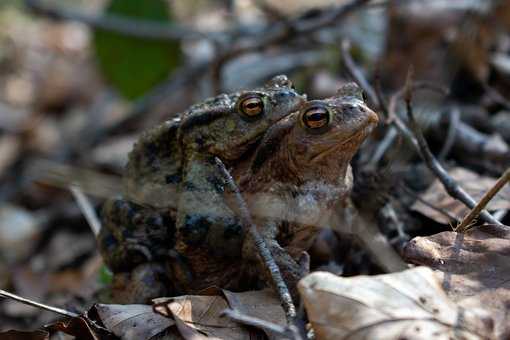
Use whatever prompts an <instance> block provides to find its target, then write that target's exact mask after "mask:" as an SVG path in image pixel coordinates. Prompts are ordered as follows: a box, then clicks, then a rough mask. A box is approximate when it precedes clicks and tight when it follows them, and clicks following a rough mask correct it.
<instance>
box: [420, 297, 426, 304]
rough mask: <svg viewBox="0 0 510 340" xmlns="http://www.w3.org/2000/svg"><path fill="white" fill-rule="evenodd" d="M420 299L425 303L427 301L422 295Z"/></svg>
mask: <svg viewBox="0 0 510 340" xmlns="http://www.w3.org/2000/svg"><path fill="white" fill-rule="evenodd" d="M419 300H420V302H421V303H423V304H425V303H426V302H427V299H425V298H424V297H423V296H420V298H419Z"/></svg>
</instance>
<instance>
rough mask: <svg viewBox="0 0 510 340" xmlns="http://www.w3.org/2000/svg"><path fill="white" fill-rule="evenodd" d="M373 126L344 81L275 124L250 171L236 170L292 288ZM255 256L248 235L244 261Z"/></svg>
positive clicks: (343, 195)
mask: <svg viewBox="0 0 510 340" xmlns="http://www.w3.org/2000/svg"><path fill="white" fill-rule="evenodd" d="M377 122H378V116H377V114H376V113H374V112H373V111H372V110H370V109H369V108H368V107H367V106H366V104H365V103H364V101H363V97H362V92H361V90H360V89H359V88H358V87H357V86H356V85H355V84H347V85H345V86H344V87H342V88H341V89H340V90H339V91H338V93H337V95H336V96H334V97H331V98H327V99H324V100H312V101H309V102H307V103H306V104H304V105H303V106H302V107H301V109H300V110H299V112H296V113H294V114H291V115H289V116H288V117H286V118H285V119H283V120H281V121H280V122H279V123H278V124H276V125H275V126H273V127H272V128H271V129H270V130H268V132H267V134H266V136H265V137H264V139H263V140H262V142H261V145H260V146H259V148H258V149H257V152H256V154H255V155H254V158H253V159H252V160H251V161H250V164H249V167H250V168H249V171H248V173H247V174H243V173H244V172H245V169H244V168H243V167H242V166H240V167H239V168H238V169H236V172H237V174H236V175H237V177H238V178H239V177H240V178H241V180H240V189H241V192H242V193H243V195H244V197H245V199H246V201H247V203H248V207H249V209H250V212H251V214H252V216H253V218H254V221H255V223H256V224H257V226H258V229H259V231H260V233H261V234H262V235H263V237H264V238H265V240H266V242H267V243H268V246H269V248H270V250H271V252H272V254H273V256H274V258H275V260H276V263H277V264H278V265H279V267H280V270H281V272H282V274H283V277H284V279H285V280H286V282H287V284H288V286H289V287H290V288H291V290H294V289H295V286H296V283H297V281H298V280H299V279H300V278H301V277H302V276H303V275H304V274H305V273H306V272H307V270H308V269H307V268H306V265H305V266H304V265H303V259H306V258H307V256H306V253H304V252H305V251H306V250H307V249H308V248H309V247H310V246H311V245H312V242H313V241H314V238H315V235H316V234H317V231H318V230H319V228H321V227H327V226H328V225H329V224H330V219H331V217H332V215H333V212H334V209H335V207H338V205H341V204H343V203H344V202H345V201H346V199H347V198H348V197H349V194H350V191H351V188H352V184H353V179H352V170H351V166H350V164H349V162H350V161H351V158H352V157H353V156H354V154H355V153H356V151H357V150H358V148H359V146H360V145H361V144H362V143H363V141H364V140H365V138H366V137H367V136H368V135H369V133H370V132H371V130H372V129H373V128H374V127H375V125H376V124H377ZM245 166H246V165H245ZM255 254H256V250H255V248H254V246H253V241H251V240H250V238H247V239H246V241H245V244H244V251H243V258H244V260H245V262H246V261H249V260H250V259H251V260H255V261H258V259H257V257H256V256H255ZM300 262H301V263H300ZM245 266H246V268H251V267H250V266H247V265H246V264H245Z"/></svg>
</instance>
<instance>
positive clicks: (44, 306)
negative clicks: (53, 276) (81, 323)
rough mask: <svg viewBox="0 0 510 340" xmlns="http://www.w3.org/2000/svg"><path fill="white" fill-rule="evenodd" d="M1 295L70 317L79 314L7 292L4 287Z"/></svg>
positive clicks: (0, 291) (0, 290)
mask: <svg viewBox="0 0 510 340" xmlns="http://www.w3.org/2000/svg"><path fill="white" fill-rule="evenodd" d="M0 296H2V297H5V298H8V299H12V300H15V301H18V302H21V303H23V304H25V305H29V306H32V307H37V308H40V309H45V310H48V311H50V312H53V313H57V314H61V315H64V316H68V317H70V318H76V317H78V316H79V315H78V314H76V313H73V312H70V311H67V310H65V309H62V308H58V307H52V306H48V305H45V304H42V303H39V302H35V301H32V300H29V299H26V298H24V297H21V296H19V295H16V294H13V293H9V292H6V291H5V290H2V289H0Z"/></svg>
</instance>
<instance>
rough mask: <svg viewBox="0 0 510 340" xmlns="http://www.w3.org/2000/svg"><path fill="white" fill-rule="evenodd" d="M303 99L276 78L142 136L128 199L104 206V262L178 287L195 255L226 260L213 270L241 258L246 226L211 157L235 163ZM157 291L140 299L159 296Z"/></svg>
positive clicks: (129, 170)
mask: <svg viewBox="0 0 510 340" xmlns="http://www.w3.org/2000/svg"><path fill="white" fill-rule="evenodd" d="M304 101H305V97H304V96H302V95H299V94H298V93H297V92H296V91H295V90H294V88H293V86H292V84H291V82H290V81H289V80H288V79H287V77H285V76H277V77H274V78H273V79H271V80H270V81H269V82H267V83H266V84H265V85H264V86H263V87H261V88H257V89H255V90H251V91H242V92H238V93H233V94H229V95H220V96H217V97H214V98H211V99H208V100H205V101H204V102H202V103H200V104H197V105H194V106H192V107H191V108H190V109H189V110H187V111H186V112H184V113H183V114H182V115H180V116H179V117H177V118H175V119H172V120H169V121H167V122H164V123H163V124H161V125H160V126H157V127H155V128H153V129H151V130H149V131H147V132H146V133H144V134H143V135H142V137H141V138H140V139H139V140H138V142H137V143H136V144H135V146H134V147H133V150H132V151H131V153H130V155H129V160H128V164H127V166H126V172H125V176H124V178H123V179H124V187H125V190H124V193H123V196H122V197H119V198H116V199H111V200H109V201H107V202H106V203H105V205H104V208H103V214H102V218H103V227H102V229H101V231H100V234H99V236H98V243H99V249H100V252H101V254H102V256H103V259H104V261H105V263H106V264H107V266H108V267H109V268H110V269H111V270H112V271H113V272H114V273H122V275H124V274H126V273H130V272H131V271H133V270H135V272H133V276H135V277H138V278H141V279H142V281H143V280H145V281H148V282H153V281H154V282H155V281H157V280H153V279H154V275H155V274H153V273H155V272H156V273H159V274H162V275H164V273H165V272H170V273H172V274H171V275H170V277H171V279H172V281H174V282H175V284H174V286H178V287H181V288H179V289H177V291H181V290H185V289H186V288H183V287H182V286H186V283H187V282H189V281H190V280H191V279H189V277H190V275H191V274H190V272H193V270H192V269H190V268H189V265H188V263H190V262H191V267H197V263H196V261H198V260H196V261H195V260H194V258H193V256H194V254H196V253H197V252H198V253H202V254H207V256H212V258H214V259H222V260H221V261H220V260H218V261H219V263H220V264H218V265H214V264H213V263H215V262H214V261H210V262H211V263H210V265H209V266H208V268H209V269H210V270H212V271H214V270H215V268H216V267H218V266H219V267H221V266H222V265H223V263H224V262H225V261H226V260H224V258H236V257H239V256H240V255H241V247H242V243H243V240H244V231H243V229H242V228H241V226H240V224H239V220H238V218H237V216H236V215H235V213H234V212H233V211H232V209H231V208H230V207H229V206H228V204H227V203H226V202H225V200H224V198H223V195H224V182H223V178H222V176H221V175H220V174H219V173H218V170H217V168H216V167H215V165H214V164H215V163H214V157H218V158H219V159H221V160H222V161H223V162H224V163H225V164H226V165H227V166H228V167H231V166H234V165H235V164H236V162H238V161H239V160H241V159H243V158H245V157H248V156H247V155H249V154H250V151H251V150H253V149H254V148H255V147H256V145H257V144H258V142H260V139H261V138H262V137H263V135H264V133H265V132H266V130H267V129H268V128H269V127H271V126H272V125H274V124H275V123H277V122H278V121H279V120H281V119H282V118H284V117H286V116H287V115H288V114H290V113H291V112H294V111H296V110H297V109H298V108H299V107H300V106H301V104H302V103H303V102H304ZM169 259H170V260H169ZM200 261H202V260H200ZM162 262H165V263H170V265H169V266H170V267H171V268H170V269H168V268H162V267H161V266H159V263H162ZM140 265H142V267H138V266H140ZM146 265H147V266H146ZM147 268H150V269H151V270H148V269H147ZM154 268H156V269H157V270H152V269H154ZM179 273H180V274H179ZM208 273H209V271H206V272H205V273H203V275H199V277H207V276H208ZM159 274H158V275H159ZM128 275H130V274H128ZM124 276H125V275H124ZM164 276H165V275H164ZM195 277H196V275H195ZM179 282H182V283H183V284H182V285H179ZM155 286H158V285H154V287H155ZM158 287H159V286H158ZM174 288H175V287H174ZM154 289H155V290H156V291H154V292H150V293H147V294H140V296H138V297H135V299H137V300H143V299H144V297H145V295H154V294H156V295H155V296H158V294H159V292H158V291H159V290H160V289H159V288H157V289H156V288H154ZM161 294H163V292H161ZM152 297H154V296H152Z"/></svg>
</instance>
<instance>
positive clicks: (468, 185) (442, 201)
mask: <svg viewBox="0 0 510 340" xmlns="http://www.w3.org/2000/svg"><path fill="white" fill-rule="evenodd" d="M450 175H451V176H452V177H453V178H454V179H455V180H456V181H457V182H459V184H460V186H461V187H462V188H464V190H466V191H467V192H468V193H469V194H470V195H471V196H472V197H473V198H474V199H475V200H476V201H479V200H480V198H482V196H483V194H485V192H486V191H488V190H489V189H490V188H492V187H493V186H494V184H495V183H496V181H497V179H496V178H491V177H487V176H481V175H478V174H477V173H475V172H472V171H469V170H466V169H464V168H455V169H453V170H452V171H450ZM421 198H422V199H423V200H424V201H426V202H428V203H430V204H432V205H434V206H435V207H438V208H441V209H443V210H445V211H447V212H448V213H450V214H451V215H453V216H456V217H457V218H458V219H459V220H461V219H462V217H464V216H465V215H466V214H467V213H468V212H469V209H468V208H467V207H466V206H465V205H464V204H462V203H461V202H459V201H457V200H455V199H453V198H452V197H451V196H450V195H449V194H448V193H447V192H446V190H445V189H444V187H443V185H442V184H441V183H440V182H439V180H436V181H435V182H434V183H433V184H432V185H431V186H430V187H429V188H428V189H427V191H426V192H425V193H424V194H423V195H421ZM487 208H488V209H489V210H498V209H510V186H506V187H505V188H503V189H502V190H501V191H500V192H499V193H498V194H497V195H496V197H494V198H493V199H492V200H491V201H490V202H489V204H488V206H487ZM411 209H413V210H415V211H418V212H420V213H422V214H423V215H425V216H427V217H429V218H431V219H433V220H434V221H436V222H438V223H443V224H448V222H449V220H448V217H446V216H445V215H443V214H441V213H440V212H438V211H437V210H434V209H432V208H431V207H428V206H426V205H425V204H423V203H421V202H419V201H416V203H414V205H413V206H412V207H411Z"/></svg>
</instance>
